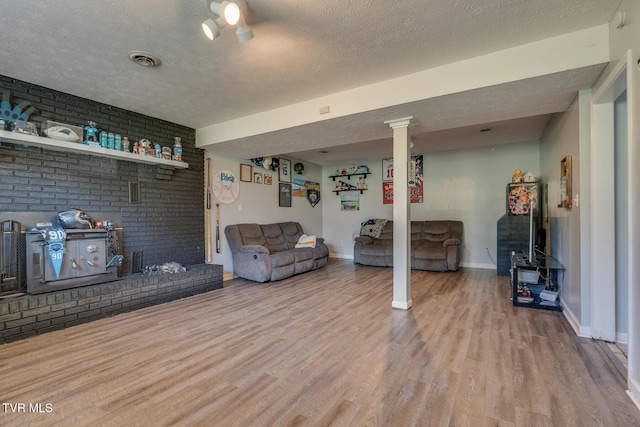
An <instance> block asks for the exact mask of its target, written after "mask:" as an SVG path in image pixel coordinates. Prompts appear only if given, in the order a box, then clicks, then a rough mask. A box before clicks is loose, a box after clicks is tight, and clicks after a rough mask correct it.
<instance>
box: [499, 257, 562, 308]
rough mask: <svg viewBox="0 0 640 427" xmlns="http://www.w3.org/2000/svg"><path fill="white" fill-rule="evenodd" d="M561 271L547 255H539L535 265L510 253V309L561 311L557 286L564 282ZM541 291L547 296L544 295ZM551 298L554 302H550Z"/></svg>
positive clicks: (525, 258)
mask: <svg viewBox="0 0 640 427" xmlns="http://www.w3.org/2000/svg"><path fill="white" fill-rule="evenodd" d="M564 270H565V268H564V266H563V265H562V264H560V262H558V260H557V259H555V258H554V257H552V256H550V255H541V254H538V255H537V256H536V259H535V261H534V262H530V261H529V257H528V255H527V254H524V253H512V254H511V301H512V303H513V305H514V306H516V307H528V308H537V309H542V310H552V311H562V305H560V295H559V294H560V288H559V285H560V284H561V282H562V280H563V279H564ZM543 291H546V292H544V293H543ZM541 293H542V296H541ZM545 294H547V295H545ZM554 296H555V297H556V298H555V300H550V299H552V298H553V297H554Z"/></svg>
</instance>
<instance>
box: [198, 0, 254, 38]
mask: <svg viewBox="0 0 640 427" xmlns="http://www.w3.org/2000/svg"><path fill="white" fill-rule="evenodd" d="M206 1H207V6H208V8H209V10H211V12H213V13H214V14H215V15H216V18H215V19H207V20H206V21H204V22H203V23H202V31H204V33H205V35H206V36H207V38H208V39H209V40H214V39H215V38H216V37H218V36H219V35H220V30H221V29H222V28H223V27H224V26H225V25H232V26H233V25H235V26H236V37H237V39H238V41H240V42H241V43H244V42H247V41H249V40H251V39H252V38H253V31H252V30H251V27H249V26H248V25H247V23H246V22H245V20H244V16H243V14H245V13H246V11H247V3H246V2H245V1H244V0H233V1H227V0H225V1H222V2H218V1H213V0H206Z"/></svg>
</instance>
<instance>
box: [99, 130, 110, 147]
mask: <svg viewBox="0 0 640 427" xmlns="http://www.w3.org/2000/svg"><path fill="white" fill-rule="evenodd" d="M108 140H109V137H108V132H107V131H104V130H103V131H102V132H100V147H102V148H107V145H108Z"/></svg>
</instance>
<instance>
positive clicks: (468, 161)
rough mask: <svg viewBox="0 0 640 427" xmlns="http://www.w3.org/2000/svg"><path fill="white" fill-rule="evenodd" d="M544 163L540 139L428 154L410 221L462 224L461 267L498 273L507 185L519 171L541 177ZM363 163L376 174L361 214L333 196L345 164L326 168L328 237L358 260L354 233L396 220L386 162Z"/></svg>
mask: <svg viewBox="0 0 640 427" xmlns="http://www.w3.org/2000/svg"><path fill="white" fill-rule="evenodd" d="M413 154H414V155H415V154H419V153H413ZM539 159H540V150H539V143H538V142H537V141H535V142H526V143H514V144H507V145H499V146H495V147H484V148H476V149H467V150H456V151H448V152H442V153H433V154H427V155H424V202H423V203H413V204H412V205H411V218H412V219H414V220H437V219H454V220H460V221H462V222H463V223H464V241H463V245H462V265H463V266H467V267H478V268H490V269H495V268H496V267H495V264H494V261H495V259H496V250H497V248H496V238H497V237H496V233H497V227H496V225H497V221H498V219H499V218H500V217H501V216H502V215H503V214H504V213H505V209H506V185H507V184H508V183H509V182H510V181H511V176H512V175H513V171H514V170H515V169H521V170H522V171H523V173H526V172H532V173H533V174H535V175H538V174H539V170H540V162H539ZM363 163H364V164H367V165H368V166H369V168H370V170H371V172H372V173H371V175H369V177H368V178H367V184H368V188H369V189H368V190H367V191H365V192H364V194H362V195H361V196H360V210H359V211H341V210H340V196H339V195H336V194H335V193H332V192H331V191H332V190H333V189H334V188H335V183H334V182H333V181H332V180H331V178H329V176H330V175H333V174H335V172H336V169H338V168H339V169H342V168H343V167H344V166H346V164H335V165H331V166H327V167H325V168H323V177H322V191H323V198H324V204H323V208H322V209H323V223H324V227H323V228H324V237H325V240H326V242H327V244H328V245H329V248H330V250H331V253H332V256H335V257H344V258H353V234H357V233H358V232H359V231H360V224H361V223H362V222H363V221H365V220H367V219H371V218H386V219H391V218H392V217H393V205H391V204H388V205H385V204H383V203H382V179H381V175H382V159H381V160H379V161H375V162H371V161H369V162H361V163H360V164H363ZM352 179H354V178H352ZM348 194H352V193H348ZM486 248H489V251H488V252H489V253H487V250H486Z"/></svg>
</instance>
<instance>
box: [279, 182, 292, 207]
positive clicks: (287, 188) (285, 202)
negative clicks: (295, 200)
mask: <svg viewBox="0 0 640 427" xmlns="http://www.w3.org/2000/svg"><path fill="white" fill-rule="evenodd" d="M278 206H280V207H283V208H290V207H291V184H287V183H284V182H281V183H279V184H278Z"/></svg>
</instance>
